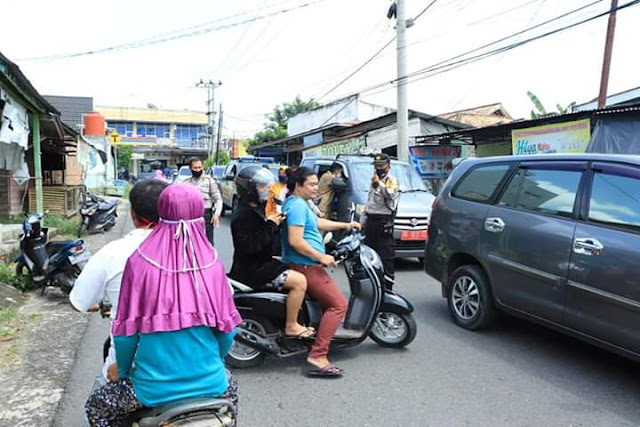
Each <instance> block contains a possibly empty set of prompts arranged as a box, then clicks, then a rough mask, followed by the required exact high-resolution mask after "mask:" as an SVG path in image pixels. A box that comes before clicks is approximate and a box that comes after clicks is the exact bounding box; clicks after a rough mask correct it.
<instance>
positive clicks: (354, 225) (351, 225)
mask: <svg viewBox="0 0 640 427" xmlns="http://www.w3.org/2000/svg"><path fill="white" fill-rule="evenodd" d="M345 225H346V227H345V228H346V229H347V230H353V229H354V228H355V229H356V230H362V224H360V223H359V222H358V221H351V222H345Z"/></svg>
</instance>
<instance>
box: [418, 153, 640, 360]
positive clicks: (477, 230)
mask: <svg viewBox="0 0 640 427" xmlns="http://www.w3.org/2000/svg"><path fill="white" fill-rule="evenodd" d="M425 253H426V262H425V269H426V271H427V273H428V274H430V275H431V276H433V277H434V278H436V279H437V280H439V281H440V282H441V284H442V295H443V296H444V297H446V298H447V301H448V305H449V312H450V314H451V317H452V318H453V321H454V322H455V323H456V324H458V325H459V326H461V327H463V328H466V329H472V330H473V329H478V328H481V327H484V326H487V325H489V324H490V323H491V321H492V320H494V318H495V315H496V310H497V309H499V310H503V311H507V312H509V313H512V314H514V315H517V316H520V317H524V318H527V319H530V320H533V321H536V322H539V323H542V324H545V325H547V326H550V327H552V328H555V329H558V330H560V331H563V332H565V333H568V334H571V335H574V336H576V337H578V338H581V339H583V340H586V341H589V342H591V343H594V344H596V345H599V346H602V347H605V348H608V349H610V350H613V351H615V352H618V353H620V354H623V355H625V356H628V357H631V358H635V359H637V360H640V329H638V325H639V324H640V157H634V156H616V155H604V154H575V155H569V154H567V155H543V156H514V157H494V158H485V159H475V160H465V161H464V162H462V163H461V164H460V165H459V166H458V167H457V168H456V169H455V170H454V172H453V173H452V175H451V176H450V178H449V180H448V181H447V183H446V184H445V186H444V187H443V189H442V191H441V193H440V194H439V195H438V197H437V199H436V202H435V205H434V210H433V213H432V216H431V223H430V227H429V236H428V242H427V245H426V249H425Z"/></svg>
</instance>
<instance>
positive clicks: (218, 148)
mask: <svg viewBox="0 0 640 427" xmlns="http://www.w3.org/2000/svg"><path fill="white" fill-rule="evenodd" d="M222 118H223V112H222V103H220V118H219V119H218V136H217V139H216V162H215V164H216V165H217V164H218V159H219V158H220V157H219V156H220V137H221V135H222Z"/></svg>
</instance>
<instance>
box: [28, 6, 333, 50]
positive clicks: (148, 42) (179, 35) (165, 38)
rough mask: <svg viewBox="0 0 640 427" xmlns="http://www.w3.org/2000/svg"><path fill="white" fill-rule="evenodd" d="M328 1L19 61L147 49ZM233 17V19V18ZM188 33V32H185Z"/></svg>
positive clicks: (244, 13) (224, 19)
mask: <svg viewBox="0 0 640 427" xmlns="http://www.w3.org/2000/svg"><path fill="white" fill-rule="evenodd" d="M325 1H327V0H315V1H310V2H307V3H303V4H299V5H296V6H291V7H288V8H283V9H279V10H276V11H274V12H269V13H265V14H262V15H257V16H254V17H253V18H249V19H245V20H242V21H239V22H233V23H230V24H226V25H219V26H213V27H211V26H210V25H212V24H214V23H218V22H221V21H226V20H228V19H230V18H231V17H227V18H221V19H217V20H214V21H211V22H208V23H205V24H200V25H198V26H195V27H189V28H187V29H186V30H179V31H176V32H174V33H165V34H164V35H161V36H154V37H151V38H148V39H142V40H138V41H135V42H129V43H122V44H119V45H114V46H109V47H105V48H100V49H96V50H89V51H83V52H74V53H62V54H56V55H47V56H37V57H31V58H22V59H20V60H19V61H52V60H58V59H69V58H77V57H81V56H88V55H98V54H102V53H110V52H116V51H120V50H128V49H137V48H141V47H145V46H152V45H156V44H161V43H166V42H170V41H175V40H180V39H184V38H188V37H195V36H201V35H203V34H208V33H211V32H214V31H220V30H225V29H228V28H233V27H238V26H240V25H245V24H249V23H252V22H255V21H259V20H263V19H266V18H270V17H272V16H276V15H282V14H285V13H288V12H292V11H294V10H298V9H302V8H305V7H309V6H313V5H316V4H319V3H323V2H325ZM250 12H251V11H247V12H243V13H241V14H237V15H233V16H242V15H246V14H248V13H250ZM233 16H232V17H233ZM184 31H187V32H184Z"/></svg>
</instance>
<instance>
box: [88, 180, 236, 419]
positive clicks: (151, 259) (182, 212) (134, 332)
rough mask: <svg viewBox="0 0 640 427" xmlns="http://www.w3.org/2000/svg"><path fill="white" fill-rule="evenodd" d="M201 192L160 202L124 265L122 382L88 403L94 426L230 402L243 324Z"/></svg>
mask: <svg viewBox="0 0 640 427" xmlns="http://www.w3.org/2000/svg"><path fill="white" fill-rule="evenodd" d="M202 212H204V202H203V200H202V196H201V195H200V193H199V192H198V190H197V189H196V188H194V187H192V186H190V185H186V184H177V185H172V186H170V187H168V188H167V189H166V190H164V191H163V192H162V194H161V196H160V198H159V200H158V213H159V215H160V221H159V224H158V226H157V227H156V228H155V230H154V231H153V232H152V233H151V235H150V236H149V237H148V238H147V239H146V240H145V241H144V242H143V243H142V245H140V247H139V248H138V249H137V250H136V252H134V254H133V255H131V257H130V258H129V260H128V261H127V265H126V267H125V270H124V273H123V278H122V287H121V290H120V298H119V304H118V313H117V315H116V318H115V320H114V322H113V329H112V333H113V336H114V343H115V348H116V358H117V364H118V377H119V378H118V379H117V380H116V381H113V382H110V383H108V384H107V385H105V386H103V387H102V388H100V389H97V390H96V391H94V392H93V393H92V394H91V396H90V397H89V400H88V401H87V403H86V405H85V412H86V415H87V418H88V421H89V423H90V425H92V426H121V425H129V424H128V421H129V415H130V414H131V413H132V412H134V411H136V410H138V409H141V408H142V407H154V406H158V405H161V404H165V403H168V402H172V401H176V400H182V399H187V398H193V397H205V396H210V397H218V396H221V397H225V398H228V399H230V400H231V401H232V402H233V403H234V405H235V403H236V401H237V395H236V388H237V387H236V385H235V382H234V381H233V379H232V377H231V376H230V373H229V372H228V371H226V369H225V367H224V357H225V356H226V355H227V353H228V351H229V348H230V347H231V344H232V342H233V336H234V332H233V331H234V328H235V326H237V325H238V324H239V323H240V322H241V318H240V315H239V313H238V311H237V310H236V307H235V305H234V302H233V296H232V294H231V289H230V287H229V283H228V281H227V278H226V276H225V271H224V267H223V265H222V263H221V262H220V260H219V259H218V254H217V252H216V251H215V249H213V248H212V247H211V245H210V244H209V243H208V241H207V237H206V235H205V232H204V227H203V226H202V222H203V221H204V218H203V217H202Z"/></svg>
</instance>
